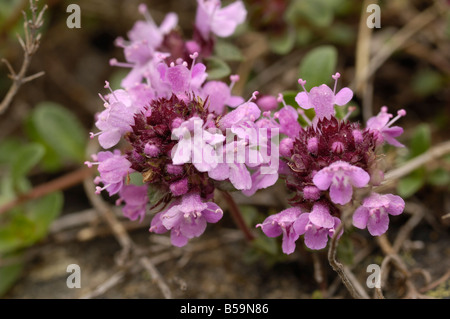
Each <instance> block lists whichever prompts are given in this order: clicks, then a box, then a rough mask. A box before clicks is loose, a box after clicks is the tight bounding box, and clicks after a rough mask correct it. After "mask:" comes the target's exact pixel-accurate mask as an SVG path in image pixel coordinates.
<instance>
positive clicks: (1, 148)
mask: <svg viewBox="0 0 450 319" xmlns="http://www.w3.org/2000/svg"><path fill="white" fill-rule="evenodd" d="M21 144H23V142H22V141H20V140H19V139H16V138H7V139H5V140H3V141H1V142H0V164H6V165H10V164H12V163H14V161H15V157H16V155H17V152H18V151H19V150H20V147H17V146H18V145H21Z"/></svg>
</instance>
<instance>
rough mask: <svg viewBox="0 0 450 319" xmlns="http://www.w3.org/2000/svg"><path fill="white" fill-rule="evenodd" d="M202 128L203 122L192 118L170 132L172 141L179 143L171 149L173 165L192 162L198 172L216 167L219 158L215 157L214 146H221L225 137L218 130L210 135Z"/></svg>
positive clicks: (197, 118)
mask: <svg viewBox="0 0 450 319" xmlns="http://www.w3.org/2000/svg"><path fill="white" fill-rule="evenodd" d="M203 126H204V125H203V120H202V119H201V118H199V117H196V116H194V117H191V118H190V119H189V120H187V121H184V122H182V123H181V124H180V126H179V127H177V128H175V129H173V130H172V139H175V140H178V141H179V142H178V143H177V144H176V145H175V146H174V147H173V149H172V162H173V164H174V165H180V164H185V163H190V162H192V163H193V165H194V166H195V168H196V169H198V170H199V171H200V172H206V171H209V170H211V169H213V168H215V167H216V166H217V164H218V162H219V160H221V158H219V157H218V156H217V155H216V150H215V146H216V145H220V146H221V145H222V143H223V141H224V140H225V136H223V134H222V133H221V132H220V130H217V131H216V132H214V133H211V132H209V131H208V130H206V129H205V128H204V127H203ZM191 133H193V134H191Z"/></svg>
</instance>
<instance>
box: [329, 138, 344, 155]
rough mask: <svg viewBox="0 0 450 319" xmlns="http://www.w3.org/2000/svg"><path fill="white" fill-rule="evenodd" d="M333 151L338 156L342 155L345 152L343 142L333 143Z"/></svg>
mask: <svg viewBox="0 0 450 319" xmlns="http://www.w3.org/2000/svg"><path fill="white" fill-rule="evenodd" d="M331 151H332V152H333V153H336V154H341V153H343V152H344V151H345V146H344V144H343V143H342V142H339V141H338V142H333V144H331Z"/></svg>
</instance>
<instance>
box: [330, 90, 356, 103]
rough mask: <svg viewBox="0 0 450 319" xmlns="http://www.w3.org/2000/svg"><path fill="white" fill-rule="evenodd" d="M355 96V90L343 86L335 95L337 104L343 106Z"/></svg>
mask: <svg viewBox="0 0 450 319" xmlns="http://www.w3.org/2000/svg"><path fill="white" fill-rule="evenodd" d="M352 97H353V91H352V90H350V89H349V88H342V89H341V90H340V91H339V92H338V93H337V94H336V95H335V96H334V103H336V104H337V105H340V106H343V105H345V104H347V103H348V102H350V100H351V99H352Z"/></svg>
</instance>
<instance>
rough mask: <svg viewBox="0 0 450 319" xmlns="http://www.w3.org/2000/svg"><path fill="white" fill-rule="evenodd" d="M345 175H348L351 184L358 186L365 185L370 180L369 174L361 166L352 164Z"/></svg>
mask: <svg viewBox="0 0 450 319" xmlns="http://www.w3.org/2000/svg"><path fill="white" fill-rule="evenodd" d="M347 175H348V176H349V177H350V182H351V184H352V185H353V186H355V187H358V188H361V187H365V186H367V184H368V183H369V181H370V175H369V174H368V173H367V172H366V171H365V170H363V169H362V168H361V167H357V166H353V167H352V168H351V169H350V170H349V171H348V172H347Z"/></svg>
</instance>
